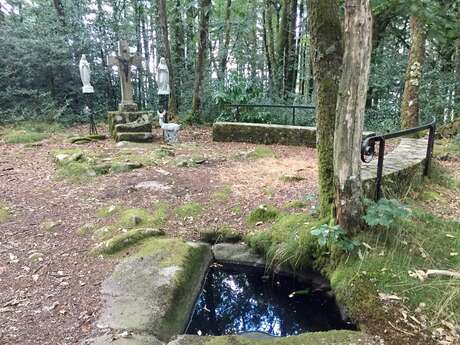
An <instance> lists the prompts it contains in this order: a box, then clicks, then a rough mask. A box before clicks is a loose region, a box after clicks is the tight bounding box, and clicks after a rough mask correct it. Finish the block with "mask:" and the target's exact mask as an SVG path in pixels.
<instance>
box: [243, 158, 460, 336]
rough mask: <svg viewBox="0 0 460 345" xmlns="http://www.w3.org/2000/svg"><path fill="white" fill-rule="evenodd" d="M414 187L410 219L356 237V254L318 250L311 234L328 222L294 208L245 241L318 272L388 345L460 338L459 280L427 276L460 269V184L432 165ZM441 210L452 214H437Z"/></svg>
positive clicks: (272, 258) (278, 260)
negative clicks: (459, 200) (458, 201)
mask: <svg viewBox="0 0 460 345" xmlns="http://www.w3.org/2000/svg"><path fill="white" fill-rule="evenodd" d="M449 152H451V151H449ZM451 154H455V153H451ZM411 190H412V192H411V193H410V194H408V197H407V198H405V199H404V200H403V202H404V203H405V204H407V205H408V206H409V209H410V213H409V215H408V216H407V217H404V218H398V219H397V221H396V222H395V223H394V224H392V225H391V226H390V227H389V228H384V227H382V226H375V227H370V228H367V229H364V230H362V231H360V232H359V233H358V234H357V235H356V237H355V239H356V240H358V241H359V242H360V243H361V245H360V246H359V248H357V249H355V250H354V251H353V252H351V253H344V252H341V251H340V250H338V249H337V248H336V247H334V246H333V247H320V246H318V243H317V239H316V238H315V237H314V236H312V235H311V230H312V229H313V228H316V227H318V226H319V225H320V224H322V223H325V222H327V220H319V219H317V218H315V216H312V215H308V214H305V213H304V212H299V213H295V210H293V209H292V208H291V207H287V208H286V210H287V211H286V212H283V213H281V214H280V215H278V217H277V218H276V221H275V222H274V223H273V224H272V225H271V226H270V227H268V228H266V229H262V230H255V231H254V232H253V233H251V234H250V235H249V236H247V242H248V243H249V245H250V246H252V247H253V248H254V249H255V250H257V251H259V252H261V253H264V254H265V255H266V256H267V258H268V260H269V262H270V263H271V264H272V265H277V264H286V263H287V264H290V265H291V266H295V267H297V268H301V267H313V268H316V269H319V270H321V271H322V272H323V273H324V274H326V275H327V276H328V277H329V278H330V280H331V284H332V288H333V291H334V293H335V294H336V296H337V298H338V300H339V301H340V302H341V303H343V304H344V305H345V306H346V307H347V309H348V310H349V312H350V313H351V315H352V317H354V318H355V319H356V320H357V321H358V322H360V324H361V326H362V327H364V328H368V329H369V331H370V332H371V333H377V334H382V330H383V329H385V330H386V331H385V332H386V333H387V334H386V335H385V334H384V335H385V337H386V338H387V341H388V343H389V344H402V343H403V342H404V341H407V343H414V344H415V343H417V344H431V341H432V340H431V338H432V337H435V338H436V337H437V339H439V340H441V341H442V340H444V341H448V340H449V339H457V340H458V338H455V337H456V336H457V335H456V334H457V333H456V331H455V326H453V325H458V324H459V321H460V281H459V280H458V279H454V278H449V277H446V276H426V272H427V271H428V270H447V271H450V272H459V270H460V219H459V218H458V204H455V200H456V196H455V194H456V195H457V197H458V195H459V193H460V184H459V180H458V178H455V177H454V176H453V175H452V174H451V173H449V172H447V171H446V170H444V169H442V168H440V167H439V164H436V163H435V165H434V167H433V169H432V172H431V178H429V179H426V180H425V181H424V184H422V185H419V186H413V187H412V189H411ZM452 193H453V194H454V196H452ZM453 200H454V201H453ZM430 201H431V202H432V204H430ZM433 203H434V204H433ZM293 204H294V205H296V204H297V202H293ZM439 205H444V206H442V207H445V208H448V209H450V210H451V213H444V212H439V207H440V206H439ZM286 206H288V205H286ZM289 206H293V205H289ZM433 206H434V207H433ZM289 210H290V211H289ZM443 210H444V209H443ZM455 215H457V216H455ZM402 339H405V340H402ZM411 339H412V340H411ZM446 339H447V340H446ZM404 343H406V342H404Z"/></svg>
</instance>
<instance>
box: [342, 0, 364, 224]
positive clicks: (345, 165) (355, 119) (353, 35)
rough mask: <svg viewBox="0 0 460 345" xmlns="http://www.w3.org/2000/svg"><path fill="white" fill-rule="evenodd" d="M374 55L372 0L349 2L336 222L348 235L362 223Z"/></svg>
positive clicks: (345, 29) (346, 17)
mask: <svg viewBox="0 0 460 345" xmlns="http://www.w3.org/2000/svg"><path fill="white" fill-rule="evenodd" d="M371 52H372V14H371V8H370V4H369V0H346V1H345V22H344V55H343V65H342V66H343V67H342V77H341V80H340V85H339V96H338V100H337V117H336V122H335V138H334V181H335V187H336V203H335V206H336V212H337V213H336V220H337V223H338V224H340V225H341V226H342V228H344V229H345V230H346V231H347V232H348V233H352V232H353V231H356V230H357V229H358V228H359V227H360V225H361V223H362V221H361V217H362V212H363V206H362V186H361V141H362V133H363V124H364V111H365V107H366V95H367V88H368V80H369V69H370V61H371Z"/></svg>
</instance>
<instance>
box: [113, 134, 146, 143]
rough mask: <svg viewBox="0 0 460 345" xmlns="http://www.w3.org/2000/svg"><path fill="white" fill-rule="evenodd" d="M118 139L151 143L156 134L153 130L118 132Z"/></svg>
mask: <svg viewBox="0 0 460 345" xmlns="http://www.w3.org/2000/svg"><path fill="white" fill-rule="evenodd" d="M115 139H116V141H132V142H135V143H151V142H153V140H154V136H153V134H152V133H151V132H123V133H117V134H116V138H115Z"/></svg>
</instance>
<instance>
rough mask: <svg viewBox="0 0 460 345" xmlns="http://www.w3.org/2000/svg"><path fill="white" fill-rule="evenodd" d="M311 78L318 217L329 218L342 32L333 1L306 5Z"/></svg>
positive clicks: (332, 197) (337, 9) (331, 200)
mask: <svg viewBox="0 0 460 345" xmlns="http://www.w3.org/2000/svg"><path fill="white" fill-rule="evenodd" d="M308 14H309V25H308V26H309V30H310V36H311V55H312V61H313V76H314V80H315V87H316V125H317V150H318V160H319V180H320V213H321V216H322V217H324V216H328V215H331V206H332V204H333V203H334V162H333V158H334V156H333V147H334V126H335V112H336V104H337V93H338V89H339V79H340V66H341V64H342V55H343V54H342V52H343V50H342V29H341V23H340V18H339V7H338V5H337V1H336V0H311V1H308Z"/></svg>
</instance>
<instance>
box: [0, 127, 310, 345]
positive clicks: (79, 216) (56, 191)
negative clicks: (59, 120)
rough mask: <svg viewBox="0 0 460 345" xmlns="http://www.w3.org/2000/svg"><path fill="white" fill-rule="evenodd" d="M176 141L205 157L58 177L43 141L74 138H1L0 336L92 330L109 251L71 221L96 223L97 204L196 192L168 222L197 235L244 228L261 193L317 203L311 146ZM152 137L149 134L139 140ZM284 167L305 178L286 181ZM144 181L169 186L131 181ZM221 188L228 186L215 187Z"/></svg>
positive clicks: (15, 339) (182, 197)
mask: <svg viewBox="0 0 460 345" xmlns="http://www.w3.org/2000/svg"><path fill="white" fill-rule="evenodd" d="M76 130H77V131H78V130H80V129H76ZM182 142H183V143H182V144H181V145H179V146H178V148H177V150H178V152H180V153H181V154H187V153H193V154H199V155H204V156H206V158H207V159H206V161H205V162H204V163H203V164H200V165H197V166H194V167H177V166H175V165H172V164H166V165H164V166H151V167H146V168H143V169H140V170H135V171H132V172H129V173H122V174H113V175H105V176H100V177H97V178H94V179H92V180H90V181H86V182H84V183H79V184H75V183H72V182H69V181H67V180H58V179H56V178H55V165H54V163H53V161H52V158H51V156H50V151H51V150H53V149H56V148H69V147H78V146H76V145H70V144H66V143H64V140H63V138H62V137H57V136H55V137H52V138H50V139H48V140H45V141H44V142H43V145H42V146H37V147H27V146H24V145H20V144H19V145H7V144H4V143H1V142H0V152H1V158H0V202H3V203H5V204H6V205H7V206H8V207H9V209H10V212H11V216H10V217H9V218H8V219H7V220H6V221H4V222H2V223H0V291H1V292H0V324H1V327H0V343H1V344H21V345H25V344H35V345H37V344H53V345H55V344H76V343H79V342H80V341H81V340H82V339H85V338H87V337H89V336H91V335H93V334H94V333H96V332H97V325H95V324H94V321H95V320H96V319H97V315H98V310H99V307H100V299H99V288H100V284H101V282H102V281H103V280H104V278H105V277H107V275H108V274H109V273H110V272H111V269H112V266H113V265H114V263H115V261H116V259H101V258H97V257H92V256H90V255H88V250H89V249H90V248H91V247H92V246H93V245H94V240H93V239H92V238H91V237H90V236H80V235H78V234H77V233H76V231H77V229H79V228H80V227H81V226H83V225H84V224H92V225H99V226H102V225H103V224H104V220H101V219H100V218H98V217H97V216H96V211H97V210H98V209H100V208H101V207H104V206H108V205H114V204H121V205H123V206H124V207H141V208H150V207H152V205H153V204H154V203H155V202H156V201H164V202H168V203H169V204H170V205H171V207H175V206H179V205H182V204H184V203H187V202H191V201H193V202H198V203H200V204H201V205H203V208H204V212H203V213H202V215H200V216H199V217H197V218H196V219H185V220H184V219H177V218H174V219H171V220H170V221H168V223H167V225H166V226H165V231H166V233H167V234H168V235H169V236H180V237H183V238H186V239H196V238H197V236H198V234H199V231H200V230H203V229H204V228H209V227H219V226H222V225H229V226H231V227H234V228H236V229H238V230H239V231H242V232H244V231H246V230H247V228H246V225H245V217H246V215H247V213H248V212H249V211H250V210H252V209H254V208H255V207H257V206H258V205H260V204H262V203H270V204H274V205H276V206H278V207H281V206H283V205H284V204H285V203H286V202H287V201H289V200H293V199H308V200H311V201H310V206H311V205H314V203H315V198H314V195H315V193H317V190H316V185H317V182H316V180H317V177H316V169H315V159H316V158H315V152H314V150H312V149H306V148H298V147H283V146H272V147H271V149H272V150H273V154H274V155H273V157H265V158H260V159H248V158H245V155H246V154H247V153H248V152H252V151H251V150H254V148H255V147H256V146H255V145H246V144H218V143H212V141H211V140H210V132H209V130H207V129H199V130H193V131H191V130H188V131H186V132H184V135H183V139H182ZM159 147H160V144H159V143H156V144H152V145H150V146H143V147H142V150H152V149H154V148H159ZM85 148H90V150H91V151H93V152H105V153H107V154H113V153H116V152H117V151H119V150H120V149H117V148H115V145H114V143H113V142H111V141H109V140H107V141H105V142H100V143H92V144H89V145H86V146H85ZM241 157H243V158H241ZM283 175H297V176H301V177H302V178H304V180H301V181H298V182H284V181H282V180H281V179H280V177H281V176H283ZM146 181H156V182H158V183H160V184H161V185H163V186H167V188H165V189H164V190H159V191H145V190H139V189H136V188H134V186H136V185H137V184H139V183H142V182H146ZM221 190H224V191H225V193H224V194H223V195H221V196H220V197H217V196H216V195H219V194H216V192H219V191H221ZM221 194H222V193H221ZM46 222H48V223H49V224H51V223H53V224H54V225H55V226H54V228H53V230H52V231H47V230H45V229H44V228H43V224H44V223H46Z"/></svg>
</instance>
